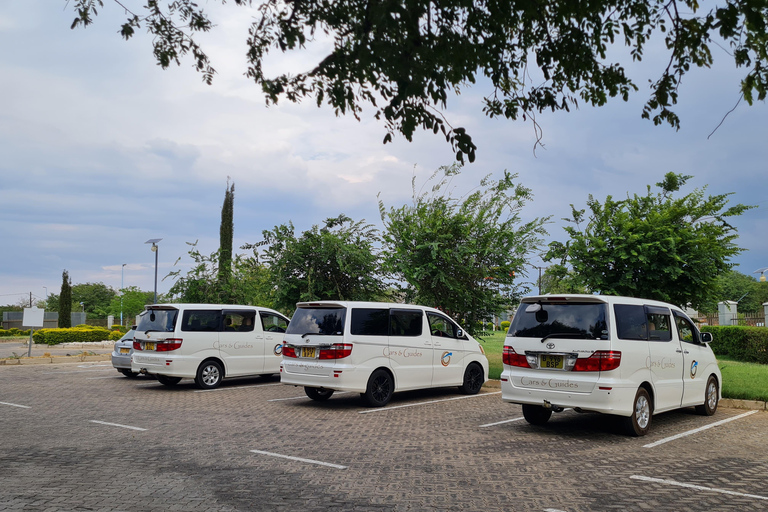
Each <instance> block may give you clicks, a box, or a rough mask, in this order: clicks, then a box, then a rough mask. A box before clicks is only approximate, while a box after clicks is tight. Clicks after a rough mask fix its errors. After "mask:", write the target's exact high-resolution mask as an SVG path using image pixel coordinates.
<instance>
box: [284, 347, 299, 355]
mask: <svg viewBox="0 0 768 512" xmlns="http://www.w3.org/2000/svg"><path fill="white" fill-rule="evenodd" d="M283 357H293V358H296V357H299V356H297V355H296V349H295V348H293V347H289V346H288V345H283Z"/></svg>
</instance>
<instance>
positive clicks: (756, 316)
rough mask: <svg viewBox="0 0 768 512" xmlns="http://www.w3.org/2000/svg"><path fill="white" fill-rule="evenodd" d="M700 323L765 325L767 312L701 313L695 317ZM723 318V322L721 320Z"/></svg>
mask: <svg viewBox="0 0 768 512" xmlns="http://www.w3.org/2000/svg"><path fill="white" fill-rule="evenodd" d="M692 320H694V321H695V322H698V324H699V325H742V326H750V327H765V326H766V325H765V313H764V312H758V313H726V314H725V315H718V314H717V313H712V314H710V315H699V316H698V317H695V318H693V319H692ZM721 320H722V322H721Z"/></svg>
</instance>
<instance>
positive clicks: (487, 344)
mask: <svg viewBox="0 0 768 512" xmlns="http://www.w3.org/2000/svg"><path fill="white" fill-rule="evenodd" d="M505 336H506V333H504V332H494V333H492V334H490V335H488V336H484V337H483V338H480V337H477V339H478V341H480V344H481V345H482V346H483V349H484V350H485V355H486V357H488V378H489V379H498V378H499V377H501V371H502V370H503V367H502V364H501V351H502V348H503V347H504V337H505ZM717 361H718V365H719V366H720V372H722V374H723V398H735V399H738V400H763V401H768V365H765V364H757V363H743V362H741V361H734V360H732V359H729V358H727V357H723V356H720V357H718V358H717Z"/></svg>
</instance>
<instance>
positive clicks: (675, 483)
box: [629, 475, 768, 500]
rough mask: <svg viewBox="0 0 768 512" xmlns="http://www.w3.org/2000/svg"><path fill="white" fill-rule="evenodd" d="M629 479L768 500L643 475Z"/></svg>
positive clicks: (762, 497)
mask: <svg viewBox="0 0 768 512" xmlns="http://www.w3.org/2000/svg"><path fill="white" fill-rule="evenodd" d="M629 478H631V479H633V480H642V481H643V482H654V483H657V484H667V485H675V486H677V487H687V488H689V489H696V490H697V491H710V492H719V493H721V494H730V495H731V496H741V497H744V498H754V499H756V500H768V496H760V495H759V494H746V493H743V492H736V491H729V490H727V489H716V488H714V487H704V486H702V485H694V484H687V483H685V482H676V481H674V480H666V479H663V478H651V477H648V476H641V475H632V476H631V477H629Z"/></svg>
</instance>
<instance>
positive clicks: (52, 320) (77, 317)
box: [2, 311, 107, 329]
mask: <svg viewBox="0 0 768 512" xmlns="http://www.w3.org/2000/svg"><path fill="white" fill-rule="evenodd" d="M85 316H86V315H85V313H83V312H82V311H76V312H74V313H72V315H71V317H70V320H71V321H72V325H80V324H84V323H86V319H85ZM87 322H88V325H98V326H101V327H106V326H107V321H106V320H93V321H91V320H88V321H87ZM91 322H95V323H91ZM23 323H24V312H23V311H3V325H2V327H3V329H13V328H14V327H15V328H17V329H21V328H22V327H26V326H23V325H22V324H23ZM58 326H59V314H58V313H57V312H55V311H46V312H45V315H44V317H43V327H44V328H45V329H55V328H56V327H58Z"/></svg>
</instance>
